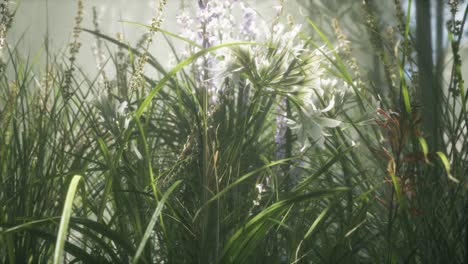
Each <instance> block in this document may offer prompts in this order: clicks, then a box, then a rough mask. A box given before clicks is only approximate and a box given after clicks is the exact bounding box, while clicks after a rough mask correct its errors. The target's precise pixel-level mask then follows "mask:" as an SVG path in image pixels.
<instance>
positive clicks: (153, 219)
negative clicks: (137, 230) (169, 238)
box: [132, 180, 182, 263]
mask: <svg viewBox="0 0 468 264" xmlns="http://www.w3.org/2000/svg"><path fill="white" fill-rule="evenodd" d="M180 183H182V180H178V181H176V182H175V183H174V184H172V186H171V187H170V188H169V189H168V190H167V191H166V192H165V193H164V195H163V197H162V198H161V200H160V201H159V202H158V205H157V206H156V209H155V210H154V213H153V216H151V220H150V222H149V224H148V226H147V227H146V231H145V233H144V235H143V238H142V239H141V241H140V244H139V245H138V248H137V251H136V253H135V256H134V257H133V260H132V263H138V259H139V258H140V256H141V254H142V253H143V250H144V249H145V245H146V242H147V241H148V239H149V237H150V235H151V232H153V228H154V225H155V224H156V222H157V221H158V218H159V216H160V214H161V211H162V209H163V207H164V204H165V203H166V200H167V199H168V198H169V195H170V194H171V193H172V192H173V191H174V189H175V188H176V187H177V186H178V185H179V184H180Z"/></svg>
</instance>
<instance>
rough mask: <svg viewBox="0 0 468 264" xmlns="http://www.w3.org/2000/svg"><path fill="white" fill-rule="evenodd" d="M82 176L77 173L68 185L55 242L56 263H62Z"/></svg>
mask: <svg viewBox="0 0 468 264" xmlns="http://www.w3.org/2000/svg"><path fill="white" fill-rule="evenodd" d="M80 180H81V176H79V175H75V176H73V179H72V181H71V183H70V186H69V187H68V192H67V197H66V198H65V205H64V206H63V213H62V218H61V220H60V227H59V231H58V234H57V242H56V244H55V252H54V261H53V263H54V264H59V263H61V260H62V256H63V248H64V246H65V240H66V238H67V231H68V223H69V222H70V216H71V213H72V210H73V200H74V199H75V193H76V189H77V188H78V184H79V183H80Z"/></svg>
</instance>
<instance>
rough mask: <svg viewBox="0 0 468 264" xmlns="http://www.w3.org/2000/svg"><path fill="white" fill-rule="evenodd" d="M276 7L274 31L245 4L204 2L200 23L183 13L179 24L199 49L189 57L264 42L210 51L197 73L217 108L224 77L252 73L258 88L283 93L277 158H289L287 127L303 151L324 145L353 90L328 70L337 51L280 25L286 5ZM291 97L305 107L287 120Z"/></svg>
mask: <svg viewBox="0 0 468 264" xmlns="http://www.w3.org/2000/svg"><path fill="white" fill-rule="evenodd" d="M235 8H239V9H240V11H241V14H242V15H241V17H242V22H241V23H236V22H235V17H234V16H233V10H234V9H235ZM276 9H277V10H276V11H277V14H278V15H277V20H276V21H275V22H274V24H273V26H272V27H271V28H270V30H268V29H267V28H268V27H267V26H266V25H265V24H262V23H261V22H260V21H257V17H256V12H255V11H254V10H253V9H252V8H250V7H248V5H246V4H245V3H244V2H243V1H241V0H224V1H223V0H205V1H199V5H198V12H197V16H196V18H195V19H193V18H192V17H191V16H190V15H189V14H188V13H187V12H186V11H183V12H182V13H181V14H180V15H179V16H178V20H177V21H178V23H179V24H180V25H181V28H182V32H181V34H182V36H183V37H185V38H187V39H189V40H190V41H193V42H195V43H196V44H197V45H198V47H197V46H194V45H189V46H187V48H186V49H185V52H184V55H185V56H189V55H192V54H194V53H195V52H197V51H199V50H200V48H208V47H211V46H213V45H219V44H223V43H227V42H233V41H254V42H256V43H259V44H260V45H255V46H242V47H240V48H234V49H231V50H228V52H226V50H227V49H220V50H217V51H216V52H213V53H209V54H207V55H205V56H203V57H200V58H199V59H198V60H197V61H196V62H195V63H194V65H193V72H194V73H195V78H196V81H197V86H198V87H200V88H201V89H206V91H208V93H209V95H210V98H211V101H210V103H211V104H216V103H217V102H218V100H219V99H218V97H219V94H220V93H223V89H224V88H223V86H224V85H223V82H222V79H223V78H219V77H220V76H222V77H226V76H229V77H231V78H233V79H238V78H240V75H241V73H245V72H246V71H248V72H249V74H248V75H249V76H251V78H253V79H255V80H256V82H257V85H261V86H263V87H264V88H265V90H266V91H269V92H271V93H272V94H275V93H276V94H278V97H277V99H278V107H277V116H278V118H277V120H276V123H277V131H276V135H275V142H276V144H277V148H278V151H277V158H283V157H284V156H285V153H284V149H283V148H284V145H285V134H286V129H287V127H289V128H290V129H291V131H292V132H293V134H295V135H296V137H297V139H298V142H299V143H300V144H301V147H300V150H301V151H304V150H306V149H307V148H308V147H310V146H312V145H316V146H321V145H323V143H324V141H325V136H327V135H328V134H327V133H326V131H325V128H334V127H337V126H339V125H340V123H341V122H340V121H337V120H334V119H331V118H328V117H325V116H324V115H325V114H327V115H328V114H329V113H331V112H332V110H333V109H334V106H335V104H337V103H340V102H341V101H342V98H343V97H344V91H347V90H349V89H348V86H347V85H346V84H345V83H344V82H343V81H339V80H338V79H337V78H334V77H332V76H331V75H330V74H329V73H328V71H327V67H330V65H329V62H328V59H327V56H328V57H333V56H332V55H331V54H330V53H331V52H330V51H328V52H326V54H323V53H322V52H321V51H319V50H317V49H315V48H311V47H310V45H307V44H306V41H305V40H302V39H301V37H300V32H301V25H299V24H295V23H292V22H291V20H292V19H290V21H289V23H288V25H287V26H285V25H284V24H282V23H280V21H279V17H280V14H281V11H282V6H280V7H278V8H276ZM259 25H260V26H259ZM259 28H263V29H264V30H259ZM324 50H325V49H324ZM325 55H327V56H325ZM288 97H294V99H295V100H296V102H298V105H299V106H300V107H297V108H296V109H295V110H296V111H295V112H294V113H292V116H289V117H288V118H287V114H286V112H285V111H286V109H285V100H286V98H288ZM324 105H325V106H324Z"/></svg>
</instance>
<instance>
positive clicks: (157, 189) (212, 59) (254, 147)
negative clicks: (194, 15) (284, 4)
mask: <svg viewBox="0 0 468 264" xmlns="http://www.w3.org/2000/svg"><path fill="white" fill-rule="evenodd" d="M79 2H80V3H81V1H79ZM213 2H216V1H213ZM410 2H411V1H410ZM417 2H418V1H417ZM6 3H7V1H6ZM200 3H202V4H201V5H200V6H199V8H200V9H201V11H203V10H205V11H206V12H208V11H209V8H210V6H209V5H208V6H205V5H204V4H206V2H205V1H201V2H200ZM397 4H399V3H398V2H397ZM420 4H421V3H419V2H418V3H417V5H416V6H415V8H420V7H419V5H420ZM236 6H237V5H235V6H234V7H235V8H237V7H236ZM409 6H411V3H409ZM460 6H461V4H460ZM164 7H165V1H161V4H160V6H159V7H158V10H157V15H156V18H155V20H154V21H153V25H150V26H146V27H147V28H148V30H149V31H150V37H149V38H146V39H144V41H146V42H144V43H145V44H146V45H140V46H138V47H137V46H135V47H131V46H129V45H128V44H126V43H125V41H124V40H122V39H118V38H112V37H110V36H107V35H105V34H104V33H101V32H100V30H99V28H98V26H99V25H98V24H97V23H95V27H96V28H95V29H82V28H81V26H80V23H81V21H82V19H83V17H82V16H83V12H82V11H83V10H82V9H83V8H84V7H83V5H82V4H79V5H78V9H79V12H78V13H77V19H76V27H75V30H74V35H73V38H72V41H71V43H72V49H71V50H70V51H68V52H67V51H64V52H56V53H54V52H52V51H50V50H48V49H46V52H45V53H44V54H43V55H38V56H37V57H34V58H30V57H24V56H23V55H22V54H21V53H20V51H19V49H18V48H17V45H15V44H16V43H11V42H10V41H9V40H7V42H6V43H7V44H6V45H5V46H4V47H2V48H3V50H2V51H3V57H2V58H3V60H4V61H3V64H2V67H1V72H0V88H1V89H0V124H1V127H2V130H1V131H0V146H1V148H0V172H1V173H0V179H1V185H0V262H2V263H49V262H52V261H53V262H54V263H61V262H65V263H129V262H132V263H466V262H467V261H468V232H467V226H468V217H467V216H468V212H467V210H468V207H467V205H468V199H467V188H468V184H467V181H466V175H465V174H466V170H467V168H466V165H465V164H466V162H465V161H466V158H467V154H468V152H467V148H466V146H468V144H466V142H465V141H466V138H467V137H466V131H467V130H466V127H465V126H466V117H467V115H466V107H465V105H466V101H467V100H466V94H465V91H464V82H463V75H462V72H461V63H462V61H461V59H459V58H458V57H457V56H456V55H457V54H458V52H459V51H458V49H457V47H458V46H459V45H460V42H461V40H462V33H461V32H463V30H462V28H460V27H462V25H464V23H465V20H463V21H460V22H458V23H455V22H453V24H452V28H449V29H450V31H449V40H450V42H451V46H452V52H453V54H454V55H455V60H454V62H453V67H452V68H451V69H452V77H451V80H450V83H449V87H448V90H447V92H442V87H443V83H442V81H441V77H440V76H441V75H440V74H441V71H440V68H441V66H440V65H439V63H441V60H439V59H437V60H435V61H434V62H430V64H431V65H421V64H422V63H425V62H424V60H423V59H418V53H417V52H414V51H415V50H416V51H419V46H418V43H417V41H416V42H414V39H413V37H414V35H415V36H416V37H417V36H420V35H423V36H424V34H428V31H427V29H421V28H420V27H421V25H416V27H415V28H413V27H412V26H410V23H409V22H410V17H409V15H410V14H411V12H410V10H407V13H406V15H402V14H401V6H396V7H398V8H396V9H395V10H396V13H397V14H400V15H402V16H404V17H398V16H397V17H396V18H395V19H396V20H395V21H396V22H395V23H396V24H399V23H400V24H401V23H403V27H399V28H395V30H394V35H392V36H384V35H382V34H379V32H380V31H379V30H380V29H379V27H380V23H379V20H378V19H379V16H378V13H377V11H376V9H375V6H374V5H373V3H372V1H364V6H363V7H364V8H363V9H362V12H364V14H365V17H366V22H367V27H366V29H367V30H368V36H369V44H370V45H372V47H373V52H374V54H375V56H376V57H377V58H379V59H381V60H380V61H381V64H379V65H378V67H377V68H376V69H382V70H381V71H380V70H376V71H375V73H374V74H376V75H379V76H366V74H364V73H363V71H362V68H361V67H363V66H365V65H358V62H357V60H356V59H355V58H354V54H353V51H352V49H351V47H350V45H351V44H352V43H351V44H349V43H348V42H347V41H346V38H347V36H346V32H345V31H344V32H343V31H341V29H340V25H339V22H337V23H335V25H334V30H335V32H334V33H332V32H324V31H321V29H320V28H319V26H317V25H316V24H315V23H314V21H313V18H310V19H304V25H307V26H308V28H306V29H305V30H304V28H302V29H301V30H298V28H297V27H295V24H294V22H292V21H288V22H289V23H288V24H286V25H285V26H284V31H281V28H280V27H279V26H280V25H282V19H283V17H284V15H283V14H282V13H281V12H282V11H281V10H280V11H278V14H277V17H276V19H275V20H274V21H273V22H272V24H271V25H270V24H269V25H268V27H269V28H270V29H266V30H265V32H263V33H262V34H264V36H263V38H262V37H258V36H257V37H256V38H243V39H242V38H240V40H239V41H219V42H217V43H211V42H216V41H214V40H213V39H212V38H211V39H210V38H203V37H202V38H201V39H191V38H190V37H186V36H184V35H178V34H174V33H171V32H167V31H165V30H162V29H159V27H160V21H161V20H160V19H161V16H163V15H164ZM451 8H452V11H455V10H454V6H451ZM398 10H400V13H398ZM467 10H468V9H467ZM241 11H242V12H248V10H241ZM418 11H420V12H424V11H427V10H426V9H424V8H423V9H419V10H418ZM2 12H3V13H2V16H4V17H5V18H8V17H12V16H13V12H10V11H8V10H6V11H5V10H3V11H2ZM246 14H247V13H246ZM452 15H453V17H452V18H451V19H455V13H454V12H452ZM246 17H248V16H246ZM2 21H7V22H8V21H9V20H2ZM439 22H440V21H439ZM3 23H5V22H3ZM9 23H11V22H9ZM198 23H200V25H201V28H202V29H203V30H205V31H206V34H211V33H210V31H209V30H213V29H210V24H209V21H198ZM243 23H245V21H244V22H243ZM134 24H135V25H136V26H144V25H141V24H138V23H134ZM4 25H5V32H6V30H8V28H9V26H10V25H9V24H8V23H7V24H4ZM307 30H310V31H309V33H307V32H308V31H307ZM215 32H217V33H219V32H220V31H215ZM310 32H312V33H310ZM429 32H430V31H429ZM0 34H3V33H2V31H1V30H0ZM81 34H92V35H93V36H95V37H96V38H97V39H98V40H99V41H101V44H100V46H101V48H102V46H103V45H104V43H105V45H107V46H106V47H108V49H107V53H106V54H107V56H108V60H107V61H106V62H105V63H100V67H101V68H100V71H99V73H98V74H97V75H96V76H89V75H88V74H86V73H84V71H82V69H81V68H80V66H79V65H77V64H76V62H75V61H76V58H77V56H80V53H79V52H80V50H79V47H80V45H79V38H80V35H81ZM152 34H164V35H165V37H166V40H167V42H168V44H169V45H170V47H171V49H172V50H173V53H174V54H173V55H174V56H175V58H176V61H177V63H176V64H175V65H174V66H172V67H169V68H168V67H166V66H163V65H162V64H161V63H160V62H159V61H158V58H155V57H153V56H152V55H151V54H150V52H149V49H148V47H149V46H150V44H151V42H152ZM233 34H234V33H233ZM239 34H240V33H239ZM20 41H21V40H20ZM175 41H181V42H183V43H185V44H186V45H187V46H186V48H187V50H188V51H189V52H188V55H181V54H180V52H179V51H178V50H177V49H176V48H175V47H174V45H173V42H175ZM210 41H211V42H210ZM332 43H336V44H332ZM398 43H400V44H398ZM195 44H196V45H195ZM46 46H48V45H46ZM335 47H336V48H335ZM424 49H425V50H424V52H422V54H427V53H428V52H429V54H430V53H431V52H432V51H431V49H432V47H427V46H425V47H424ZM427 49H429V51H428V50H427ZM437 50H441V49H440V47H437ZM420 54H421V53H420ZM39 56H45V57H46V60H45V63H44V64H41V63H40V62H39V61H40V60H38V57H39ZM432 64H435V65H432ZM145 66H146V67H150V68H152V70H154V71H155V72H156V73H157V75H156V76H148V75H146V71H144V70H143V69H144V67H145ZM109 67H115V69H116V71H115V72H116V73H115V75H112V74H109V73H107V72H106V71H107V70H108V69H109ZM219 68H222V69H223V70H222V71H217V69H219ZM428 69H429V71H430V72H431V74H433V75H434V76H433V77H430V78H433V79H434V80H433V82H432V85H431V86H430V89H439V90H437V93H436V92H435V90H431V91H430V92H434V93H428V94H427V95H425V97H421V96H420V95H421V93H424V92H425V90H424V89H429V88H427V87H426V86H424V85H422V84H423V83H424V81H428V80H421V79H420V78H421V75H420V74H418V72H419V71H421V70H424V71H427V70H428ZM430 69H432V70H430ZM436 69H437V70H436ZM431 74H426V75H424V76H430V75H431ZM428 78H429V77H428ZM373 80H381V83H379V85H382V86H383V87H376V85H377V84H376V82H374V81H373ZM429 81H430V80H429ZM433 94H438V96H432V95H433ZM431 96H432V97H431ZM429 97H431V98H429ZM433 100H436V101H437V102H436V105H437V109H434V110H431V111H428V108H429V107H431V105H428V102H432V101H433ZM428 113H430V114H428ZM428 115H431V116H428ZM432 115H435V116H434V117H432ZM431 118H434V120H437V122H438V123H437V125H436V126H435V127H433V126H432V125H433V124H431V123H430V120H431ZM76 175H80V176H76Z"/></svg>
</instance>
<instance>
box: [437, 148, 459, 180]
mask: <svg viewBox="0 0 468 264" xmlns="http://www.w3.org/2000/svg"><path fill="white" fill-rule="evenodd" d="M437 156H438V157H439V159H440V161H442V164H443V165H444V168H445V171H446V172H447V177H448V178H449V180H451V181H453V182H455V183H460V181H459V180H458V179H457V178H455V177H453V175H452V173H451V172H450V162H449V160H448V158H447V156H445V154H444V153H443V152H441V151H437Z"/></svg>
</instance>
